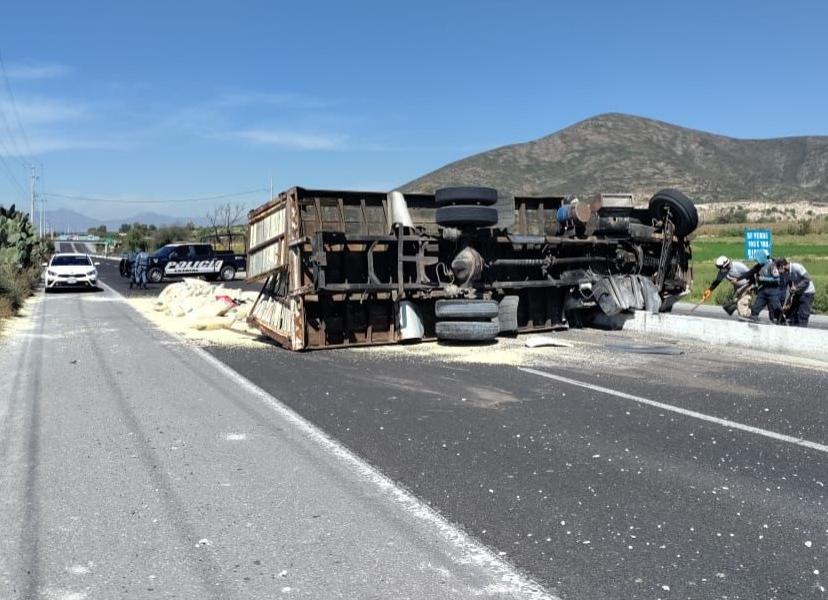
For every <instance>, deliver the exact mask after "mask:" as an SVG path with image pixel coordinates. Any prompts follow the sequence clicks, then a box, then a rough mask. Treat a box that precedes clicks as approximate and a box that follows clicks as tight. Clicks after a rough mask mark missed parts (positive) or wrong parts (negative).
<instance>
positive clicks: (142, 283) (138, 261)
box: [129, 242, 149, 290]
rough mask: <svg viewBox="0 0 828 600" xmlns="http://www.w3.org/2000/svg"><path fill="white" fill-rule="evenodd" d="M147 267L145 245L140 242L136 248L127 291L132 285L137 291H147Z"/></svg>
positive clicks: (147, 259) (147, 257) (147, 260)
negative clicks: (136, 251)
mask: <svg viewBox="0 0 828 600" xmlns="http://www.w3.org/2000/svg"><path fill="white" fill-rule="evenodd" d="M148 266H149V255H148V254H147V245H146V244H145V243H144V242H141V245H140V246H138V253H137V254H136V255H135V259H134V261H133V263H132V279H131V280H130V282H129V289H132V286H133V285H136V286H138V289H144V290H145V289H147V267H148Z"/></svg>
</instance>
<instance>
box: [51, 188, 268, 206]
mask: <svg viewBox="0 0 828 600" xmlns="http://www.w3.org/2000/svg"><path fill="white" fill-rule="evenodd" d="M266 191H267V188H258V189H255V190H246V191H243V192H233V193H232V194H219V195H217V196H200V197H198V198H179V199H177V200H119V199H116V198H91V197H89V196H70V195H68V194H57V193H55V192H50V193H48V194H46V195H47V196H51V197H54V198H65V199H67V200H82V201H84V202H106V203H110V204H176V203H179V202H202V201H204V200H220V199H221V198H233V197H235V196H247V195H250V194H260V193H262V192H266Z"/></svg>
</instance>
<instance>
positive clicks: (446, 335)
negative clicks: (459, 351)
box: [435, 319, 500, 342]
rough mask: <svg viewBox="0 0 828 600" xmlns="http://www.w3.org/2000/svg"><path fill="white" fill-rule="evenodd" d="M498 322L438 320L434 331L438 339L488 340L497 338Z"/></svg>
mask: <svg viewBox="0 0 828 600" xmlns="http://www.w3.org/2000/svg"><path fill="white" fill-rule="evenodd" d="M499 331H500V324H499V323H498V322H497V319H492V320H491V321H438V322H437V325H436V326H435V333H436V334H437V339H438V340H451V341H456V342H489V341H491V340H493V339H495V338H497V334H498V332H499Z"/></svg>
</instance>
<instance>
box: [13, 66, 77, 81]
mask: <svg viewBox="0 0 828 600" xmlns="http://www.w3.org/2000/svg"><path fill="white" fill-rule="evenodd" d="M71 71H72V69H71V68H70V67H67V66H66V65H59V64H12V65H8V66H6V75H7V76H8V77H9V79H51V78H53V77H61V76H63V75H66V74H68V73H70V72H71Z"/></svg>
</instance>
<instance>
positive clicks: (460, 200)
mask: <svg viewBox="0 0 828 600" xmlns="http://www.w3.org/2000/svg"><path fill="white" fill-rule="evenodd" d="M434 203H435V204H436V205H437V206H450V205H452V204H466V205H468V204H472V205H474V204H479V205H481V206H492V205H494V204H497V190H496V189H494V188H487V187H449V188H441V189H439V190H437V191H436V192H434Z"/></svg>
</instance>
